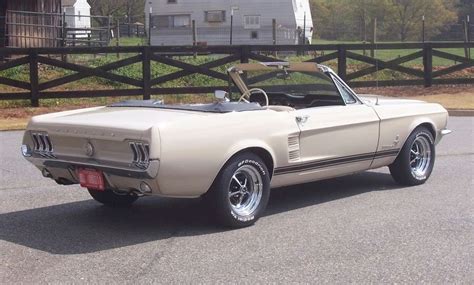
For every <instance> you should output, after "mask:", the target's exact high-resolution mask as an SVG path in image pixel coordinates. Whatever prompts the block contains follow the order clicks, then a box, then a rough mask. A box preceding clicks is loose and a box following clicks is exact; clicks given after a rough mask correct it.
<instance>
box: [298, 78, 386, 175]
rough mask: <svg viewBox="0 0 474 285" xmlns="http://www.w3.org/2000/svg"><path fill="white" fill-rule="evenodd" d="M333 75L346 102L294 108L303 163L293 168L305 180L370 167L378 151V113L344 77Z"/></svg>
mask: <svg viewBox="0 0 474 285" xmlns="http://www.w3.org/2000/svg"><path fill="white" fill-rule="evenodd" d="M330 76H331V77H332V79H333V83H334V86H335V87H336V88H337V90H338V92H339V95H340V96H341V98H342V101H343V102H344V104H341V105H339V106H323V107H313V108H307V109H300V110H297V111H295V115H296V120H297V122H298V126H299V128H300V130H301V133H300V162H301V164H299V165H298V166H297V167H295V168H293V169H292V170H293V171H296V172H297V173H298V175H300V176H301V181H302V182H304V181H311V180H317V179H321V178H330V177H336V176H340V175H345V174H349V173H354V172H358V171H362V170H367V169H369V168H370V166H371V163H372V161H373V158H374V155H375V152H376V150H377V145H378V137H379V124H380V120H379V117H378V115H377V114H376V112H375V111H374V110H373V108H372V107H370V106H368V105H365V104H363V103H362V102H361V101H360V100H359V99H357V97H356V96H355V94H354V93H353V92H352V90H350V88H349V87H347V85H345V84H344V83H343V82H342V80H340V79H339V78H338V77H337V76H335V75H330Z"/></svg>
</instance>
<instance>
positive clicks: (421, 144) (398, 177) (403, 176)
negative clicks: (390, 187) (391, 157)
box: [389, 127, 436, 186]
mask: <svg viewBox="0 0 474 285" xmlns="http://www.w3.org/2000/svg"><path fill="white" fill-rule="evenodd" d="M417 148H418V154H415V153H416V149H417ZM421 149H422V150H421ZM420 152H424V154H420ZM420 157H421V158H420ZM435 158H436V149H435V145H434V138H433V135H432V134H431V132H430V131H429V130H428V129H427V128H425V127H418V128H416V129H415V130H414V131H413V133H411V135H410V136H409V137H408V139H407V141H406V143H405V145H404V146H403V148H402V150H401V151H400V154H399V155H398V157H397V159H396V160H395V162H394V163H393V164H392V165H390V166H389V168H390V173H391V174H392V177H393V179H394V180H395V181H396V182H397V183H398V184H401V185H404V186H416V185H421V184H424V183H425V182H426V181H427V180H428V179H429V178H430V176H431V172H432V171H433V167H434V163H435ZM413 161H414V162H413ZM417 166H419V167H417Z"/></svg>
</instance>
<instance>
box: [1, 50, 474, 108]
mask: <svg viewBox="0 0 474 285" xmlns="http://www.w3.org/2000/svg"><path fill="white" fill-rule="evenodd" d="M452 48H463V49H464V48H474V43H460V42H443V43H393V44H392V43H389V44H376V45H373V44H343V45H307V46H278V45H274V46H273V45H272V46H209V47H201V46H186V47H183V46H144V47H75V48H31V49H25V48H14V49H12V48H0V58H1V57H5V58H14V59H13V60H10V61H6V62H4V63H0V72H2V71H5V70H8V69H11V68H15V67H17V66H22V65H26V66H28V69H29V74H30V76H29V81H28V82H24V81H19V80H17V79H12V78H7V77H3V76H1V75H0V85H5V86H10V87H15V88H19V89H21V90H22V91H20V92H3V91H2V88H1V86H0V100H17V99H28V100H30V101H31V104H32V105H33V106H38V104H39V100H40V99H48V98H84V97H115V96H142V97H143V99H145V100H146V99H149V98H150V97H151V96H152V95H170V94H203V93H211V92H213V91H214V90H216V89H226V88H228V86H226V84H223V86H205V87H203V86H187V87H176V88H165V87H159V86H158V85H162V84H164V83H169V82H171V81H173V80H176V79H179V78H182V77H185V76H189V75H193V74H200V75H204V76H206V77H208V78H213V79H219V80H221V81H223V83H226V82H227V80H228V79H227V74H225V73H223V72H219V71H216V70H214V69H215V68H217V67H220V66H224V65H228V64H231V63H233V62H241V63H245V62H249V61H281V59H279V58H276V57H274V55H276V54H278V53H280V54H282V53H284V54H288V53H292V54H299V55H301V54H305V55H306V57H305V60H306V61H309V62H316V63H326V62H329V61H336V60H337V72H338V74H339V76H340V77H341V78H343V79H344V80H346V81H347V82H348V83H349V85H351V86H352V87H374V86H410V85H423V86H425V87H430V86H432V85H433V84H474V78H472V77H471V78H468V77H466V78H457V77H456V78H451V77H450V78H446V77H445V76H446V75H450V74H453V73H455V72H458V71H461V70H464V69H467V68H470V67H473V66H474V60H473V59H469V58H466V57H462V56H458V55H455V54H451V53H449V52H446V51H442V50H441V49H452ZM363 50H411V51H413V50H415V51H413V52H412V53H410V54H408V55H405V56H402V57H398V58H395V59H391V60H386V61H384V60H381V59H377V58H372V57H370V56H366V55H363V54H362V53H361V51H363ZM74 54H86V55H87V54H91V55H95V54H119V55H121V54H123V55H124V56H121V58H125V59H117V60H116V61H115V62H112V63H107V64H104V65H102V66H99V67H95V68H92V67H88V66H85V65H80V64H75V63H69V62H65V61H61V60H59V59H55V58H54V57H51V56H50V55H58V56H59V58H61V57H64V55H74ZM183 55H194V56H208V55H219V56H215V58H216V59H214V60H213V61H210V62H206V63H204V64H200V65H193V64H189V63H186V62H185V61H183V60H180V59H182V57H181V56H183ZM268 55H272V56H268ZM308 55H311V56H308ZM127 56H128V57H127ZM434 57H439V58H443V59H448V60H450V61H453V62H454V64H453V65H452V66H449V67H443V68H442V69H437V70H434V69H433V58H434ZM213 58H214V57H213ZM308 58H309V59H308ZM416 59H422V66H423V69H416V68H413V67H407V66H405V65H403V64H404V63H407V62H410V61H412V60H416ZM349 61H351V62H352V63H354V62H357V63H363V64H364V65H363V67H361V68H359V69H358V70H352V67H353V66H356V67H357V66H360V65H358V64H352V65H351V66H350V67H351V69H350V70H349V68H348V62H349ZM154 62H157V63H160V64H164V65H168V66H171V67H174V68H175V69H178V70H179V71H176V72H173V73H170V74H166V75H161V76H158V77H155V78H154V77H153V76H152V68H151V66H152V63H154ZM137 63H141V65H142V78H140V79H136V78H130V77H127V76H123V75H118V74H116V73H114V72H113V71H114V70H116V69H118V68H123V67H127V66H130V65H132V64H137ZM40 65H48V66H52V67H55V68H61V69H64V70H69V71H72V72H74V73H73V74H71V75H65V76H63V77H61V78H57V79H52V80H49V81H46V82H40V79H39V74H40V71H39V67H40ZM385 69H388V70H392V71H396V72H399V73H401V74H404V75H407V76H409V77H410V78H413V79H404V80H399V79H393V80H382V81H374V80H363V79H364V77H366V76H367V75H371V74H374V73H376V72H378V71H381V70H385ZM0 74H1V73H0ZM88 77H98V78H103V79H106V80H109V81H112V82H116V83H120V84H122V85H126V86H128V88H126V89H110V90H85V91H53V90H51V89H53V88H57V87H59V86H62V85H65V84H68V83H72V82H75V81H78V80H81V79H84V78H88ZM443 77H444V78H443ZM265 79H267V78H265V76H257V77H254V78H249V79H248V80H249V82H250V83H251V84H257V83H259V82H261V81H263V80H265Z"/></svg>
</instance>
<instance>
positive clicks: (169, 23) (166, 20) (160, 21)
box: [152, 15, 191, 28]
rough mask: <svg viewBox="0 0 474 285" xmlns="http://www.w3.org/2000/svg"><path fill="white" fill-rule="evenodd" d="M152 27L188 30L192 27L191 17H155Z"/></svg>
mask: <svg viewBox="0 0 474 285" xmlns="http://www.w3.org/2000/svg"><path fill="white" fill-rule="evenodd" d="M152 26H154V27H157V28H183V27H186V28H187V27H190V26H191V15H161V16H153V17H152Z"/></svg>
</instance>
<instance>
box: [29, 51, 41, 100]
mask: <svg viewBox="0 0 474 285" xmlns="http://www.w3.org/2000/svg"><path fill="white" fill-rule="evenodd" d="M38 84H39V78H38V54H37V53H36V52H32V53H31V54H30V85H31V86H30V88H31V106H33V107H39V97H38V91H39V90H38Z"/></svg>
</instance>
